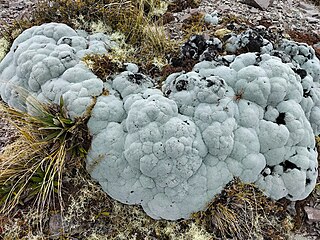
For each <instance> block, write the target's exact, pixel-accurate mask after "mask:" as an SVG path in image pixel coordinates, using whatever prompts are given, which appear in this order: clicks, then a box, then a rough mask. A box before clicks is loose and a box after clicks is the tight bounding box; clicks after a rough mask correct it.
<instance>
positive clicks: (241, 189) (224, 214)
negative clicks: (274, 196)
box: [193, 180, 294, 239]
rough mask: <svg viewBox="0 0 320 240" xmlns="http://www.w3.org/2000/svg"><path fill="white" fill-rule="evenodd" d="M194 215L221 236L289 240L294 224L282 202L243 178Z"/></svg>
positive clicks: (234, 182) (224, 237)
mask: <svg viewBox="0 0 320 240" xmlns="http://www.w3.org/2000/svg"><path fill="white" fill-rule="evenodd" d="M193 218H194V219H195V221H196V223H198V224H200V225H203V226H205V229H206V230H207V231H208V232H210V233H212V234H214V235H215V236H216V237H217V238H219V239H220V238H222V239H227V238H231V239H256V238H259V237H260V238H261V237H262V238H263V239H286V236H287V234H288V233H289V231H290V230H292V229H293V227H294V224H293V222H292V221H291V218H290V216H289V215H288V214H287V213H286V209H285V208H284V206H283V205H282V204H281V203H280V202H275V201H272V200H270V199H268V198H267V197H266V196H265V195H263V193H262V192H261V191H260V190H258V189H257V188H256V187H255V186H254V185H253V184H244V183H242V182H240V181H239V180H234V181H233V182H232V183H231V184H229V185H228V186H227V187H226V188H225V189H224V190H223V191H222V193H221V194H219V195H218V196H217V197H216V198H214V200H213V201H212V202H211V203H210V204H209V205H208V207H207V209H206V210H205V211H202V212H198V213H195V214H194V216H193Z"/></svg>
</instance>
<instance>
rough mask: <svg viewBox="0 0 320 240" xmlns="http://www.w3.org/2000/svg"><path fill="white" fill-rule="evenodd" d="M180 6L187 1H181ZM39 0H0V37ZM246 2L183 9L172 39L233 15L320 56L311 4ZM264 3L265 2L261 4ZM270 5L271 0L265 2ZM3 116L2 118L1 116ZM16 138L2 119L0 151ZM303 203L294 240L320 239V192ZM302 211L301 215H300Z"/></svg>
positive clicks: (319, 27)
mask: <svg viewBox="0 0 320 240" xmlns="http://www.w3.org/2000/svg"><path fill="white" fill-rule="evenodd" d="M180 1H181V3H183V2H188V1H187V0H180ZM37 2H38V1H37V0H10V1H9V0H0V36H1V32H2V31H4V29H5V27H6V26H7V25H10V24H12V23H13V21H14V20H16V19H22V18H27V17H28V16H29V13H30V11H32V9H33V8H34V6H36V4H37ZM243 2H246V1H245V0H234V1H232V0H202V1H201V3H200V5H199V6H198V7H194V8H187V9H181V10H180V11H175V12H173V13H172V15H171V16H170V17H171V19H173V21H171V22H170V23H168V24H167V25H166V27H167V29H168V31H169V32H170V34H171V37H172V38H175V39H179V38H180V36H181V32H182V31H183V30H182V28H183V24H185V22H186V21H187V19H188V18H190V17H192V16H193V15H194V14H197V13H204V14H205V13H210V14H211V13H213V12H214V11H217V14H218V16H219V17H221V18H222V17H223V16H226V15H233V16H234V18H241V19H244V20H245V21H246V22H247V23H248V25H254V26H257V25H264V26H267V27H269V28H274V29H276V30H277V31H280V32H282V34H283V35H285V36H288V37H291V38H293V39H294V40H297V41H302V42H308V43H309V44H310V45H313V46H314V48H315V50H316V51H318V56H319V55H320V9H319V7H316V6H315V5H313V4H312V3H311V2H307V1H293V0H274V1H273V3H272V4H271V5H270V6H269V7H268V8H267V9H266V10H261V9H259V8H257V7H253V6H251V5H247V4H244V3H243ZM260 2H263V1H260ZM265 2H269V1H265ZM0 117H1V116H0ZM12 139H14V130H13V127H12V126H10V124H8V123H7V122H4V121H2V119H1V118H0V150H1V149H2V147H3V146H4V145H5V144H7V143H8V142H10V141H12ZM299 204H300V203H299ZM301 204H303V205H302V206H303V207H302V210H301V208H299V206H298V205H297V204H296V203H292V204H291V205H289V206H288V211H289V212H290V213H291V214H292V216H298V215H299V216H298V218H300V219H301V221H302V224H301V226H300V229H298V230H299V231H300V234H299V235H294V236H292V239H305V238H304V237H306V238H307V239H319V236H320V192H319V193H315V196H312V197H311V198H309V199H308V200H307V202H304V203H301ZM301 211H302V212H301Z"/></svg>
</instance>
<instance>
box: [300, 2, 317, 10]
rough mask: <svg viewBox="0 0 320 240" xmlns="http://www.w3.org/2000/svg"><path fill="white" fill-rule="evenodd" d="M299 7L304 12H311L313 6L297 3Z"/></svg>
mask: <svg viewBox="0 0 320 240" xmlns="http://www.w3.org/2000/svg"><path fill="white" fill-rule="evenodd" d="M299 7H300V8H302V9H304V10H313V9H314V5H311V4H308V3H305V2H299Z"/></svg>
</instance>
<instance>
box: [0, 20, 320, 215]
mask: <svg viewBox="0 0 320 240" xmlns="http://www.w3.org/2000/svg"><path fill="white" fill-rule="evenodd" d="M246 34H250V31H249V32H248V33H244V34H242V35H240V36H233V40H232V41H230V43H229V46H228V48H229V49H232V50H236V49H237V48H239V47H243V46H240V45H239V44H238V43H239V39H241V38H245V37H246ZM248 39H250V38H248ZM217 41H219V40H217V39H216V40H215V41H214V43H215V45H216V46H222V44H216V42H217ZM261 43H262V45H261V47H260V46H257V48H255V51H256V52H249V53H244V54H240V55H238V56H236V55H229V56H215V57H214V60H212V59H210V61H202V62H200V63H198V64H197V65H195V66H194V69H193V70H192V71H191V72H187V73H185V72H178V73H173V74H171V75H170V76H169V77H168V78H167V79H166V80H165V81H164V84H163V87H162V90H159V89H157V88H156V87H155V81H154V80H153V79H151V78H149V77H148V76H146V75H143V74H141V73H139V71H138V67H137V66H135V65H134V64H128V65H127V66H128V67H127V69H126V71H124V72H121V73H119V74H114V75H113V76H111V77H110V79H108V80H106V79H103V80H102V79H99V78H97V77H96V76H95V75H94V74H93V73H92V72H90V71H89V69H88V68H87V67H86V66H85V65H83V64H82V63H81V58H82V57H83V56H84V55H85V54H88V53H102V54H107V52H108V47H109V46H110V45H112V44H113V43H112V41H110V39H109V38H108V36H106V35H103V34H98V35H93V36H91V35H85V34H84V33H81V34H80V32H76V31H74V30H73V29H71V28H69V27H67V26H66V25H63V24H56V23H50V24H45V25H42V26H39V27H33V28H31V29H28V30H26V31H25V32H23V33H22V34H21V35H20V36H19V37H18V38H17V39H16V40H15V42H14V43H13V46H12V47H11V50H10V52H9V53H8V55H7V56H6V57H5V58H4V59H3V61H2V62H1V64H0V77H1V79H6V81H5V82H1V83H0V89H1V97H2V99H3V100H4V101H6V102H7V103H8V104H9V105H11V106H13V107H16V108H19V109H22V110H25V111H32V109H30V107H29V106H28V104H27V103H26V102H24V101H22V99H21V98H20V97H19V95H18V94H17V93H16V91H15V88H14V87H13V86H17V85H18V86H21V87H23V88H26V89H27V90H28V91H29V92H30V94H31V95H32V96H34V97H36V98H37V99H38V100H40V101H42V102H46V101H52V102H57V101H58V99H60V97H61V96H62V97H63V99H65V104H66V108H67V110H68V112H69V114H70V116H71V118H75V117H79V116H81V115H83V113H84V112H85V111H86V109H87V108H88V106H89V105H90V104H94V107H93V109H92V112H91V117H90V119H89V121H88V128H89V131H90V133H91V135H92V137H93V139H92V144H91V148H90V150H89V152H88V155H87V160H86V165H87V170H88V172H89V173H90V174H91V176H92V178H94V179H95V180H97V181H98V182H99V183H100V184H101V186H102V188H103V189H104V190H105V191H106V192H107V193H108V194H109V195H110V196H111V197H112V198H114V199H116V200H119V201H121V202H123V203H126V204H139V205H141V206H142V207H143V209H144V211H145V212H146V213H147V214H148V215H149V216H151V217H152V218H155V219H160V218H163V219H170V220H176V219H180V218H189V217H190V216H191V214H192V213H193V212H197V211H199V210H202V209H204V208H205V207H206V205H207V204H208V203H209V202H210V200H211V199H212V198H213V197H214V196H215V195H216V194H218V193H220V192H221V190H222V189H223V188H224V187H225V186H226V185H227V184H228V183H229V182H230V181H231V180H232V179H233V178H234V177H237V178H239V179H240V180H242V181H243V182H247V183H255V184H256V185H257V186H258V187H259V188H261V189H262V190H263V191H264V193H265V194H266V195H267V196H270V197H272V198H273V199H280V198H283V197H286V198H288V199H290V200H300V199H304V198H306V197H307V196H308V195H309V194H310V192H311V191H312V189H313V188H314V186H315V184H316V178H317V152H316V150H315V139H314V136H315V135H318V134H319V129H320V121H319V119H320V109H319V107H320V100H319V99H320V91H319V90H320V88H319V78H320V77H319V76H320V75H319V73H320V64H319V60H318V59H317V58H316V57H315V54H314V50H313V49H312V48H310V47H309V46H307V45H305V44H298V43H295V42H291V41H287V40H285V41H283V42H282V43H281V44H279V45H277V46H273V44H271V43H270V42H268V41H267V40H263V41H261ZM230 44H234V47H231V45H230ZM237 44H238V45H237ZM192 46H194V45H192ZM265 46H267V47H265ZM202 48H203V46H202ZM259 49H260V50H261V51H259ZM203 50H204V49H203ZM208 51H209V50H208ZM199 54H200V53H199ZM106 90H107V92H108V94H107V95H106V94H103V93H105V92H106Z"/></svg>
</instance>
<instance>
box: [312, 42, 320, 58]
mask: <svg viewBox="0 0 320 240" xmlns="http://www.w3.org/2000/svg"><path fill="white" fill-rule="evenodd" d="M312 47H313V49H314V50H315V52H316V55H317V56H318V57H320V42H319V43H317V44H314V45H313V46H312Z"/></svg>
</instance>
